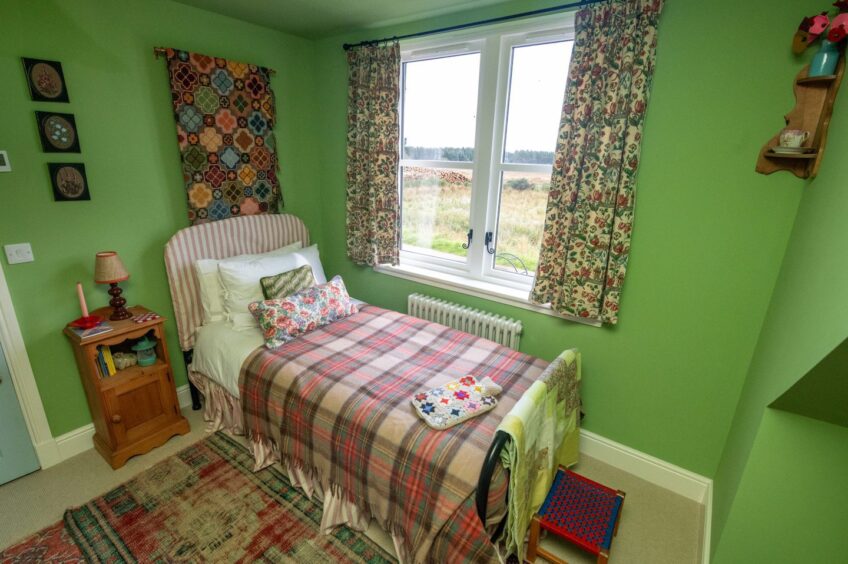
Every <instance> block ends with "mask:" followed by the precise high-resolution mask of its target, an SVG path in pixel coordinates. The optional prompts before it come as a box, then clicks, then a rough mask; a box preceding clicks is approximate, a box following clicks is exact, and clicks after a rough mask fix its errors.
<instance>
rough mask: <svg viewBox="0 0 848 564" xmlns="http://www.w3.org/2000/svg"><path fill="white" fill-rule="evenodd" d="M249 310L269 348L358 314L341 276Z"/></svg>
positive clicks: (257, 304) (255, 304)
mask: <svg viewBox="0 0 848 564" xmlns="http://www.w3.org/2000/svg"><path fill="white" fill-rule="evenodd" d="M248 309H249V310H250V313H252V314H253V317H255V318H256V320H257V321H258V322H259V327H261V328H262V333H263V336H264V337H265V346H266V347H268V348H269V349H274V348H277V347H279V346H280V345H283V344H285V343H288V342H289V341H291V340H292V339H294V338H295V337H297V336H298V335H302V334H303V333H308V332H309V331H313V330H315V329H317V328H318V327H323V326H324V325H328V324H330V323H332V322H333V321H336V320H339V319H342V318H345V317H348V316H350V315H353V314H354V313H356V312H357V311H358V310H357V309H356V304H354V303H353V302H351V301H350V296H349V295H348V293H347V288H345V285H344V281H343V280H342V278H341V276H336V277H335V278H333V279H332V280H330V281H329V282H327V283H326V284H321V285H319V286H312V287H311V288H307V289H306V290H301V291H300V292H296V293H294V294H292V295H290V296H288V297H286V298H280V299H276V300H265V301H263V302H253V303H252V304H250V306H248Z"/></svg>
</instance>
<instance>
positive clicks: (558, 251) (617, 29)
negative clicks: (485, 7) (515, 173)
mask: <svg viewBox="0 0 848 564" xmlns="http://www.w3.org/2000/svg"><path fill="white" fill-rule="evenodd" d="M662 5H663V0H611V1H609V2H603V3H600V4H595V5H593V6H591V7H589V8H586V9H584V10H581V11H580V12H578V14H577V21H576V37H575V42H574V50H573V54H572V58H571V67H570V70H569V75H568V83H567V86H566V91H565V101H564V103H563V108H562V120H561V123H560V128H559V136H558V140H557V149H556V155H555V158H554V168H553V175H552V178H551V190H550V193H549V196H548V207H547V212H546V217H545V230H544V234H543V237H542V249H541V254H540V258H539V266H538V269H537V271H536V282H535V285H534V287H533V291H532V292H531V295H530V297H531V299H532V300H533V301H535V302H537V303H540V304H546V303H550V304H551V306H552V307H553V309H554V310H555V311H557V312H560V313H563V314H568V315H574V316H579V317H583V318H587V319H594V320H599V321H602V322H604V323H609V324H615V323H617V322H618V310H619V297H620V293H621V286H622V283H623V282H624V275H625V271H626V268H627V258H628V255H629V253H630V234H631V230H632V228H633V208H634V201H635V187H636V171H637V168H638V166H639V149H640V144H641V142H642V126H643V124H644V120H645V111H646V110H647V107H648V97H649V93H650V90H651V81H652V77H653V74H654V60H655V50H656V44H657V24H658V21H659V16H660V11H661V10H662Z"/></svg>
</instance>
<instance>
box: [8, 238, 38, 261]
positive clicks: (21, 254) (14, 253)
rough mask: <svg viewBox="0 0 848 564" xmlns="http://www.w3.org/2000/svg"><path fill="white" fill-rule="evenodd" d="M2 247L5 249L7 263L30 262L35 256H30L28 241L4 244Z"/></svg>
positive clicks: (30, 249) (30, 248)
mask: <svg viewBox="0 0 848 564" xmlns="http://www.w3.org/2000/svg"><path fill="white" fill-rule="evenodd" d="M3 248H4V249H5V250H6V260H8V261H9V264H18V263H21V262H32V261H34V260H35V257H33V256H32V247H31V246H30V244H29V243H17V244H15V245H6V246H4V247H3Z"/></svg>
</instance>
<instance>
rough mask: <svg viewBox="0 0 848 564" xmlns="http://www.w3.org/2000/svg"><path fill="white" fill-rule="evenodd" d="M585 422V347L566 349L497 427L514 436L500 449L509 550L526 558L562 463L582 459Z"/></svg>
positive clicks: (505, 539) (565, 464)
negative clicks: (530, 533) (530, 534)
mask: <svg viewBox="0 0 848 564" xmlns="http://www.w3.org/2000/svg"><path fill="white" fill-rule="evenodd" d="M579 424H580V352H579V351H577V350H576V349H571V350H567V351H565V352H563V353H562V354H561V355H559V356H558V357H557V358H556V360H554V361H553V362H552V363H551V364H550V366H548V368H547V369H546V370H545V371H544V372H543V373H542V375H541V376H540V377H539V379H538V380H536V382H534V383H533V384H532V385H531V386H530V388H529V389H528V390H527V391H526V392H525V393H524V395H523V396H521V399H520V400H518V403H516V404H515V406H514V407H513V408H512V410H511V411H510V412H509V413H508V414H507V415H506V417H504V419H503V421H501V424H500V425H499V426H498V430H500V431H504V432H506V433H507V434H509V435H510V437H511V438H512V440H511V441H509V442H508V443H507V445H506V446H505V447H504V449H503V450H502V451H501V460H502V462H503V464H504V466H505V467H506V468H508V469H509V516H508V518H507V524H506V529H505V531H504V534H503V537H502V541H503V542H504V544H505V549H506V554H515V555H517V556H518V559H519V561H520V562H523V561H524V552H525V550H524V537H525V536H526V535H527V530H528V528H529V526H530V520H531V518H532V517H533V514H534V513H536V511H538V509H539V507H541V506H542V502H544V501H545V496H547V494H548V490H549V489H550V487H551V482H552V480H553V477H554V474H555V473H556V469H557V467H558V466H559V465H560V464H562V465H563V466H571V465H572V464H575V463H576V462H577V456H578V450H579V432H580V428H579Z"/></svg>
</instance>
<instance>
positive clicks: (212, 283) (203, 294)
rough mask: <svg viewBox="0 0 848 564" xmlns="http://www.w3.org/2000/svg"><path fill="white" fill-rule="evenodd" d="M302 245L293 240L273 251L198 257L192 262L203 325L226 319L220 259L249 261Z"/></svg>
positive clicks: (284, 252) (281, 253)
mask: <svg viewBox="0 0 848 564" xmlns="http://www.w3.org/2000/svg"><path fill="white" fill-rule="evenodd" d="M302 246H303V243H301V242H300V241H295V242H294V243H292V244H291V245H286V246H285V247H280V248H279V249H275V250H273V251H269V252H267V253H261V254H253V255H238V256H235V257H229V258H226V259H220V260H219V259H200V260H197V261H195V262H194V273H195V275H196V276H197V283H198V286H199V287H200V307H201V311H202V313H203V325H206V324H207V323H212V322H213V321H223V320H225V319H227V314H226V312H225V311H224V286H223V284H221V278H220V276H219V275H218V263H219V262H221V260H227V261H232V262H238V261H243V262H245V261H251V260H255V259H257V258H260V257H269V256H280V255H284V254H286V253H290V252H292V251H296V250H298V249H300V248H301V247H302Z"/></svg>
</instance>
